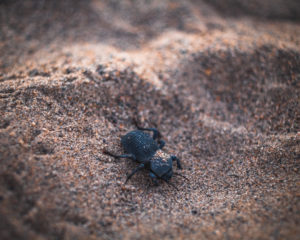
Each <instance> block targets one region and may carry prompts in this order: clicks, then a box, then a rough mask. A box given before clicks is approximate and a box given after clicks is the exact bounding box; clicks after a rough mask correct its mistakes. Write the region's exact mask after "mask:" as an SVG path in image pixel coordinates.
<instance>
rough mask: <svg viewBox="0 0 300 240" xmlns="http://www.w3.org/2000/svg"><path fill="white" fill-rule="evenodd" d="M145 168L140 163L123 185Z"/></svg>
mask: <svg viewBox="0 0 300 240" xmlns="http://www.w3.org/2000/svg"><path fill="white" fill-rule="evenodd" d="M144 167H145V164H144V163H141V164H140V165H139V166H138V167H137V168H136V169H134V170H133V171H132V172H131V173H130V174H129V175H128V176H127V178H126V181H125V184H126V183H127V181H128V180H129V179H130V178H131V177H132V176H133V175H134V174H136V173H137V172H138V171H140V170H142V169H143V168H144Z"/></svg>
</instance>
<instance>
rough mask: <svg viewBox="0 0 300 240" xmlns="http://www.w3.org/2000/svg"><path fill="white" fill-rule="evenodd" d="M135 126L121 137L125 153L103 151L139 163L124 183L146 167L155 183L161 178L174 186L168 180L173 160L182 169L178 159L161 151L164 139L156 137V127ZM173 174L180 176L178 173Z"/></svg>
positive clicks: (171, 174) (170, 175) (171, 172)
mask: <svg viewBox="0 0 300 240" xmlns="http://www.w3.org/2000/svg"><path fill="white" fill-rule="evenodd" d="M137 128H138V129H137V130H133V131H131V132H128V133H127V134H126V135H124V136H122V137H121V144H122V147H123V148H124V150H125V152H126V154H122V155H115V154H113V153H111V152H109V151H106V150H104V151H103V153H105V154H107V155H110V156H112V157H115V158H129V159H131V160H134V161H136V162H138V163H139V165H138V167H137V168H135V169H134V170H133V171H132V172H131V173H130V174H129V175H128V176H127V178H126V181H125V184H126V183H127V182H128V180H129V179H130V178H131V177H132V176H133V175H134V174H136V173H137V172H138V171H140V170H142V169H147V170H149V175H150V177H151V179H152V180H153V182H154V183H155V185H158V181H157V179H162V180H163V181H165V182H166V183H168V184H169V185H171V186H173V187H174V188H176V186H174V185H173V184H172V183H170V182H169V180H170V179H171V178H172V176H173V161H176V163H177V168H178V169H182V167H181V163H180V160H179V159H178V158H177V157H176V156H174V155H169V154H167V153H165V152H164V151H162V149H163V147H164V146H165V141H163V140H159V139H158V138H159V137H160V136H161V134H160V132H159V131H158V130H157V129H156V128H141V127H137ZM144 131H150V132H153V136H152V137H151V136H150V135H149V134H147V133H145V132H144ZM175 174H176V175H180V176H182V175H181V174H179V173H175ZM182 177H184V176H182ZM184 178H185V177H184ZM176 189H177V188H176ZM177 190H178V189H177Z"/></svg>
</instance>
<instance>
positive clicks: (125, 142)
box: [121, 130, 158, 162]
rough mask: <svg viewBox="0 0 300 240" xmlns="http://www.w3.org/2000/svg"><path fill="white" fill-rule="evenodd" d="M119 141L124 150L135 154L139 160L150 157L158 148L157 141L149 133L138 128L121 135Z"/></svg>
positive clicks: (142, 160)
mask: <svg viewBox="0 0 300 240" xmlns="http://www.w3.org/2000/svg"><path fill="white" fill-rule="evenodd" d="M121 143H122V146H123V148H124V150H125V151H126V152H127V153H131V154H133V155H135V157H136V159H137V160H138V161H139V162H145V161H147V160H149V159H151V158H152V157H153V155H154V154H155V152H156V151H157V150H158V145H157V143H156V142H155V141H154V140H153V139H152V138H151V137H150V135H148V134H146V133H144V132H142V131H139V130H135V131H132V132H129V133H127V134H126V135H125V136H123V137H122V139H121Z"/></svg>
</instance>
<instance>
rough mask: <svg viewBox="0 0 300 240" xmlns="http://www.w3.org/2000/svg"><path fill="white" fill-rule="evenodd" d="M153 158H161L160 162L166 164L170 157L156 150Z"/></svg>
mask: <svg viewBox="0 0 300 240" xmlns="http://www.w3.org/2000/svg"><path fill="white" fill-rule="evenodd" d="M153 158H154V159H155V158H161V159H162V161H164V162H167V161H168V159H169V158H170V155H169V154H167V153H165V152H164V151H162V150H157V151H156V153H155V154H154V156H153Z"/></svg>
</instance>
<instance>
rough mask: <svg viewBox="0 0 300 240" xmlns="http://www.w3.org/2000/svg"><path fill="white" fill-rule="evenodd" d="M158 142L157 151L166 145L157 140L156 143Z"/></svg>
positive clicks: (162, 141)
mask: <svg viewBox="0 0 300 240" xmlns="http://www.w3.org/2000/svg"><path fill="white" fill-rule="evenodd" d="M157 142H158V145H159V146H158V147H159V149H163V147H164V146H165V145H166V142H165V141H164V140H159V141H157Z"/></svg>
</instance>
